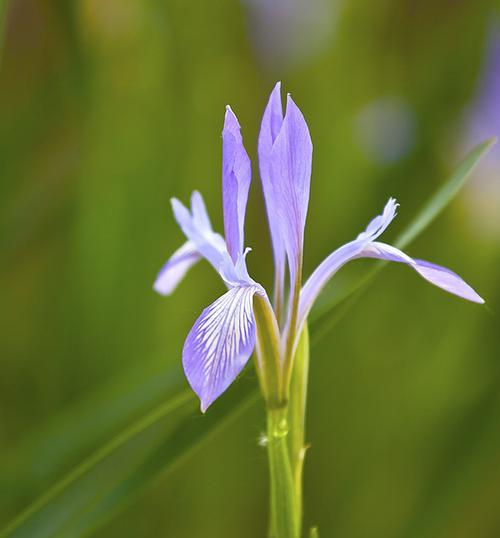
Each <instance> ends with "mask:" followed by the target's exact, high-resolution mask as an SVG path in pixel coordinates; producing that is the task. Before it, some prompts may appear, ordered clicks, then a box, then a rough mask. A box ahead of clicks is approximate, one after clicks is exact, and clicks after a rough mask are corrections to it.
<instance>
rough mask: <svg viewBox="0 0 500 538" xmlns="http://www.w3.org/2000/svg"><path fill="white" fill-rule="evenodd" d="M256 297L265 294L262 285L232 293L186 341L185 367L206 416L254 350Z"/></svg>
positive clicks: (206, 315) (206, 314)
mask: <svg viewBox="0 0 500 538" xmlns="http://www.w3.org/2000/svg"><path fill="white" fill-rule="evenodd" d="M255 293H261V294H264V293H265V292H264V291H263V289H262V288H261V287H260V286H259V285H255V286H238V287H234V288H232V289H230V290H229V291H228V292H226V293H225V294H224V295H223V296H222V297H220V298H219V299H217V300H216V301H215V302H214V303H212V304H211V305H210V306H209V307H207V308H206V309H205V310H204V311H203V312H202V314H201V316H200V317H199V318H198V320H197V321H196V322H195V324H194V326H193V328H192V329H191V331H190V333H189V335H188V337H187V339H186V342H185V344H184V350H183V353H182V363H183V366H184V372H185V373H186V377H187V379H188V381H189V384H190V385H191V387H192V389H193V390H194V392H195V393H196V394H197V395H198V397H199V398H200V402H201V411H202V412H205V411H206V409H207V408H208V407H209V406H210V405H211V404H212V403H213V401H214V400H215V399H217V398H218V397H219V396H220V395H221V394H222V393H223V392H224V391H225V390H226V389H227V388H228V387H229V385H230V384H231V383H232V382H233V381H234V379H235V378H236V376H237V375H238V374H239V373H240V372H241V370H242V369H243V367H244V366H245V364H246V363H247V361H248V359H249V358H250V355H251V354H252V352H253V350H254V347H255V317H254V313H253V296H254V294H255Z"/></svg>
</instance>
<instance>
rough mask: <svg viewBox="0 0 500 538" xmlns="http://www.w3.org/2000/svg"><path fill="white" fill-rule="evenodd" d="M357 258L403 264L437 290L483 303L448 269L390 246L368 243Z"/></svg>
mask: <svg viewBox="0 0 500 538" xmlns="http://www.w3.org/2000/svg"><path fill="white" fill-rule="evenodd" d="M358 257H360V258H361V257H369V258H378V259H381V260H388V261H393V262H399V263H404V264H406V265H408V266H409V267H411V268H412V269H414V270H415V271H416V272H417V273H418V274H419V275H420V276H422V277H423V278H425V280H427V281H428V282H430V283H431V284H434V285H435V286H437V287H438V288H441V289H443V290H445V291H447V292H449V293H453V294H454V295H458V296H459V297H462V298H463V299H467V300H468V301H472V302H474V303H480V304H482V303H484V299H483V298H482V297H481V296H480V295H478V293H476V291H475V290H474V289H472V288H471V286H469V284H467V283H466V282H465V281H464V280H462V278H461V277H459V276H458V275H457V274H456V273H454V272H453V271H451V270H450V269H447V268H446V267H441V266H440V265H435V264H433V263H430V262H427V261H424V260H415V259H413V258H410V256H408V255H407V254H405V253H404V252H402V251H401V250H399V249H397V248H396V247H393V246H391V245H386V244H385V243H379V242H373V243H369V244H368V245H366V247H365V248H364V249H363V250H362V251H361V252H360V253H359V255H358Z"/></svg>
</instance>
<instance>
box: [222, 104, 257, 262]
mask: <svg viewBox="0 0 500 538" xmlns="http://www.w3.org/2000/svg"><path fill="white" fill-rule="evenodd" d="M250 181H251V165H250V158H249V157H248V154H247V152H246V150H245V147H244V146H243V139H242V137H241V133H240V124H239V123H238V119H237V118H236V116H235V115H234V113H233V111H232V110H231V107H229V106H227V107H226V116H225V119H224V128H223V130H222V201H223V209H224V233H225V236H226V243H227V248H228V251H229V254H230V255H231V258H232V259H233V262H235V263H236V261H237V259H238V256H239V255H240V254H242V252H243V244H244V224H245V211H246V206H247V200H248V190H249V188H250Z"/></svg>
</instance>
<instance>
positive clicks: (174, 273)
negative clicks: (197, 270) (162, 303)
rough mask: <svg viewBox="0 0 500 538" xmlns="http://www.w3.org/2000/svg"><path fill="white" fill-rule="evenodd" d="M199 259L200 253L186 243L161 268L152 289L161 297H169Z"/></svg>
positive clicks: (192, 245) (192, 244)
mask: <svg viewBox="0 0 500 538" xmlns="http://www.w3.org/2000/svg"><path fill="white" fill-rule="evenodd" d="M200 258H201V256H200V253H199V252H198V250H197V248H196V246H195V245H194V243H193V242H192V241H187V242H186V243H184V244H183V245H182V247H180V248H179V249H177V250H176V251H175V252H174V253H173V254H172V256H171V257H170V259H169V260H168V261H167V263H166V264H165V265H164V266H163V267H162V268H161V270H160V272H159V273H158V276H157V278H156V280H155V283H154V285H153V289H154V290H155V291H156V292H158V293H159V294H161V295H170V294H171V293H173V291H174V290H175V288H176V287H177V286H178V284H179V282H180V281H181V280H182V279H183V278H184V275H185V274H186V273H187V272H188V271H189V269H190V268H191V267H192V266H193V265H194V264H195V263H196V262H197V261H198V260H200Z"/></svg>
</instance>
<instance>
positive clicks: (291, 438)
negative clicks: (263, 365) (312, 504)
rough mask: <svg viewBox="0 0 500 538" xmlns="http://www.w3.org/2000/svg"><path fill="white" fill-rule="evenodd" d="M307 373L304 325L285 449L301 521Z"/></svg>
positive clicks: (306, 336) (307, 342) (289, 408)
mask: <svg viewBox="0 0 500 538" xmlns="http://www.w3.org/2000/svg"><path fill="white" fill-rule="evenodd" d="M308 374H309V331H308V328H307V324H305V325H304V328H303V329H302V332H301V334H300V339H299V343H298V345H297V350H296V352H295V357H294V360H293V372H292V380H291V386H290V402H289V406H288V423H289V435H288V448H289V451H290V465H291V468H292V473H293V480H294V489H295V511H296V513H297V518H298V522H299V535H300V524H301V522H302V470H303V468H304V458H305V455H306V450H307V447H306V445H305V423H306V402H307V379H308Z"/></svg>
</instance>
